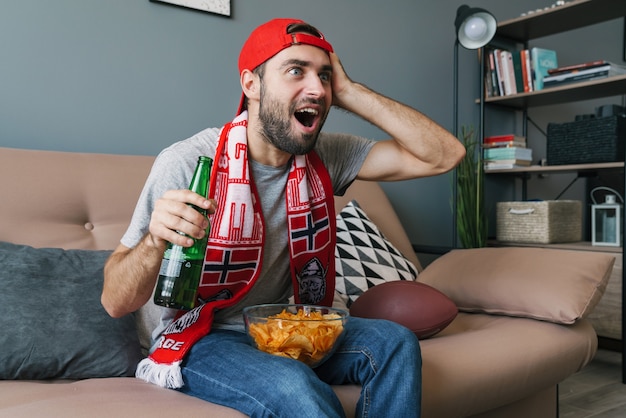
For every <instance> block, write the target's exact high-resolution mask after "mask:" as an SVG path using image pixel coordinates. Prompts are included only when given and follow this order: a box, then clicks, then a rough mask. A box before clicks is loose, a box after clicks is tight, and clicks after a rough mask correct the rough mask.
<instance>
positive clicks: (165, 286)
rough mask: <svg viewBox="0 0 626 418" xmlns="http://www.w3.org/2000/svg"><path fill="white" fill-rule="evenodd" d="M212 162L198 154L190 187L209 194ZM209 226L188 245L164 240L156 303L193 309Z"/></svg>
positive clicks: (155, 297)
mask: <svg viewBox="0 0 626 418" xmlns="http://www.w3.org/2000/svg"><path fill="white" fill-rule="evenodd" d="M212 164H213V160H212V159H211V158H209V157H205V156H201V157H199V158H198V165H197V166H196V171H195V172H194V174H193V178H192V179H191V184H190V185H189V190H191V191H193V192H196V193H198V194H199V195H201V196H204V197H208V193H209V179H210V177H211V166H212ZM192 207H193V208H194V209H196V210H197V211H198V212H200V213H202V214H203V215H204V216H207V213H206V210H204V209H201V208H199V207H197V206H192ZM210 229H211V226H210V225H209V227H208V228H207V230H206V234H205V235H204V238H202V239H197V240H194V244H193V245H192V246H191V247H182V246H180V245H174V244H172V243H168V244H167V248H166V249H165V254H164V255H163V261H162V262H161V268H160V270H159V278H158V281H157V286H156V290H155V292H154V303H155V304H157V305H161V306H165V307H167V308H174V309H184V310H189V309H193V307H194V306H195V303H196V294H197V292H198V284H199V283H200V276H201V274H202V266H203V264H204V254H205V252H206V245H207V238H208V235H209V230H210Z"/></svg>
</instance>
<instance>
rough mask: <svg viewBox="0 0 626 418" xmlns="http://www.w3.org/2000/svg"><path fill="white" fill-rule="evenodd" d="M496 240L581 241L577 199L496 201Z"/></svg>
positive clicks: (580, 205) (579, 211)
mask: <svg viewBox="0 0 626 418" xmlns="http://www.w3.org/2000/svg"><path fill="white" fill-rule="evenodd" d="M496 210H497V213H496V218H497V222H496V235H497V239H498V241H503V242H519V243H534V244H553V243H559V242H576V241H581V240H582V203H581V202H580V200H544V201H538V202H498V203H497V204H496Z"/></svg>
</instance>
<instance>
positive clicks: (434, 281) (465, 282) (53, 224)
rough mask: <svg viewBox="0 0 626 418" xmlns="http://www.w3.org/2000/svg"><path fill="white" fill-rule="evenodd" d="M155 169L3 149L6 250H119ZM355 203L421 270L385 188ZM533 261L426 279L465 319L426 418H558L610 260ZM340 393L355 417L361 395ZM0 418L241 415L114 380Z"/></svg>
mask: <svg viewBox="0 0 626 418" xmlns="http://www.w3.org/2000/svg"><path fill="white" fill-rule="evenodd" d="M152 160H153V158H152V157H143V156H116V155H97V154H80V153H65V152H49V151H28V150H17V149H8V148H0V179H1V180H0V199H1V201H2V204H1V205H0V241H9V242H13V243H20V244H28V245H32V246H34V247H61V248H66V249H71V248H79V249H89V250H94V249H113V248H114V247H115V246H116V245H117V243H118V240H119V238H120V236H121V235H122V233H123V231H124V230H125V227H126V225H127V223H128V221H129V217H130V215H131V212H132V210H133V207H134V204H135V201H136V199H137V196H138V193H139V191H140V189H141V186H142V184H143V182H144V180H145V177H146V175H147V173H148V170H149V168H150V165H151V163H152ZM350 199H357V200H358V202H359V204H360V205H361V207H363V208H364V210H365V211H366V212H367V214H368V215H369V216H370V217H371V218H372V220H373V221H374V222H375V223H376V224H377V225H378V226H379V228H380V229H381V230H382V231H383V233H384V234H385V235H386V236H387V237H388V238H390V240H391V241H392V242H394V243H395V245H396V246H397V247H398V248H399V249H400V250H401V251H402V252H403V253H404V254H405V255H406V256H407V257H408V258H409V259H411V260H412V261H413V262H414V263H415V264H416V265H419V262H418V260H417V258H416V257H415V255H414V253H413V251H412V248H411V245H410V243H409V240H408V238H407V236H406V234H405V233H404V230H403V229H402V226H401V225H400V223H399V221H398V218H397V217H396V215H395V213H394V211H393V208H392V206H391V205H390V203H389V201H388V200H387V198H386V197H385V195H384V193H383V191H382V189H381V188H380V187H379V186H378V185H376V184H372V183H362V182H357V183H355V184H354V185H353V186H352V187H351V188H350V190H349V192H348V194H347V195H346V196H345V197H343V198H341V199H337V202H338V204H337V209H338V210H339V209H341V207H342V206H343V204H345V203H346V202H347V201H348V200H350ZM445 210H447V209H445ZM414 222H418V223H419V222H427V220H414ZM501 251H504V252H501ZM529 251H531V252H526V250H523V249H515V248H513V249H511V248H509V249H493V248H491V249H483V250H477V251H474V250H457V251H453V252H451V253H449V254H447V255H445V256H443V257H440V258H439V259H438V260H436V261H435V262H433V263H432V264H431V265H429V266H428V268H426V269H425V270H424V271H423V272H422V273H420V277H419V279H418V280H423V281H425V282H427V283H430V284H431V285H433V286H435V287H438V288H439V289H441V290H442V291H444V293H446V294H448V296H450V297H451V298H452V299H453V300H454V301H455V302H456V303H457V305H458V306H459V308H460V309H461V312H460V313H459V314H458V316H457V318H456V319H455V320H454V321H453V322H452V324H451V325H450V326H448V327H447V328H446V329H444V330H443V331H442V332H441V333H439V334H437V335H436V336H434V337H432V338H430V339H427V340H424V341H422V342H421V347H422V356H423V399H422V405H423V415H422V416H423V417H424V418H446V417H465V416H476V417H483V418H486V417H507V418H512V417H524V418H528V417H533V418H542V417H546V418H547V417H556V416H557V409H558V401H557V385H558V383H559V382H560V381H562V380H563V379H564V378H566V377H568V376H570V375H571V374H573V373H575V372H576V371H578V370H580V369H582V368H583V367H584V366H585V365H586V364H587V363H588V362H589V361H590V360H591V358H592V357H593V356H594V354H595V351H596V348H597V340H596V334H595V332H594V330H593V328H592V327H591V325H590V324H589V323H588V322H587V321H586V320H585V319H584V317H585V316H586V315H587V314H588V312H589V311H590V310H591V309H592V308H593V306H594V305H595V304H596V303H597V301H598V299H599V298H600V296H601V295H602V292H603V290H604V286H606V276H608V275H609V274H610V270H611V268H612V262H613V260H612V259H610V257H609V258H606V257H603V256H602V255H592V256H589V257H587V258H585V257H583V258H582V259H581V258H580V257H579V256H576V257H572V256H571V254H568V252H566V251H562V252H558V253H554V254H552V253H551V252H550V251H547V250H544V251H543V252H541V253H536V252H532V251H533V250H532V249H530V250H529ZM532 261H534V262H532ZM544 271H545V272H546V273H545V274H544ZM563 276H564V277H563ZM552 277H554V280H553V279H552ZM552 282H553V283H552ZM136 318H137V322H138V326H139V330H140V331H139V332H140V334H141V342H142V344H143V345H144V346H145V345H146V344H147V340H146V338H147V337H146V334H145V329H146V328H150V327H151V326H152V325H153V321H154V318H153V315H152V314H151V310H150V309H149V307H146V308H145V309H142V310H141V311H140V312H139V313H138V314H137V315H136ZM3 332H4V331H3ZM33 332H37V330H36V329H34V330H33ZM0 349H1V347H0ZM336 391H337V393H338V394H339V396H340V398H341V400H342V403H343V404H344V406H345V408H346V411H347V413H348V416H353V414H354V404H355V401H356V399H357V398H358V394H359V388H358V387H355V386H343V387H337V388H336ZM0 416H11V417H36V416H47V417H51V416H55V417H74V416H75V417H84V416H88V417H94V418H95V417H112V416H114V417H140V416H184V417H197V416H206V417H239V416H242V415H241V414H240V413H238V412H236V411H233V410H231V409H228V408H224V407H220V406H217V405H214V404H210V403H207V402H204V401H201V400H198V399H194V398H191V397H189V396H186V395H183V394H180V393H178V392H175V391H172V390H167V389H162V388H159V387H156V386H153V385H151V384H148V383H145V382H143V381H141V380H138V379H135V378H132V377H106V378H92V379H85V380H77V381H67V380H63V381H59V380H41V381H24V380H15V381H13V380H4V381H0ZM377 418H378V417H377ZM394 418H395V417H394Z"/></svg>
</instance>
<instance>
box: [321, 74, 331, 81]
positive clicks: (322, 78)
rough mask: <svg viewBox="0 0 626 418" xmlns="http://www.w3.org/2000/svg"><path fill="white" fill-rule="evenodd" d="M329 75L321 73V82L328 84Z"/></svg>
mask: <svg viewBox="0 0 626 418" xmlns="http://www.w3.org/2000/svg"><path fill="white" fill-rule="evenodd" d="M331 78H332V77H331V74H330V73H321V74H320V80H322V81H323V82H329V81H330V80H331Z"/></svg>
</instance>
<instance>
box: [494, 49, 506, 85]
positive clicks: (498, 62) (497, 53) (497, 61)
mask: <svg viewBox="0 0 626 418" xmlns="http://www.w3.org/2000/svg"><path fill="white" fill-rule="evenodd" d="M501 52H502V50H500V49H494V50H493V60H494V65H495V67H496V79H497V86H498V95H499V96H504V95H505V92H504V91H505V90H504V78H503V77H504V73H503V68H502V58H501V55H502V54H501Z"/></svg>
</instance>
